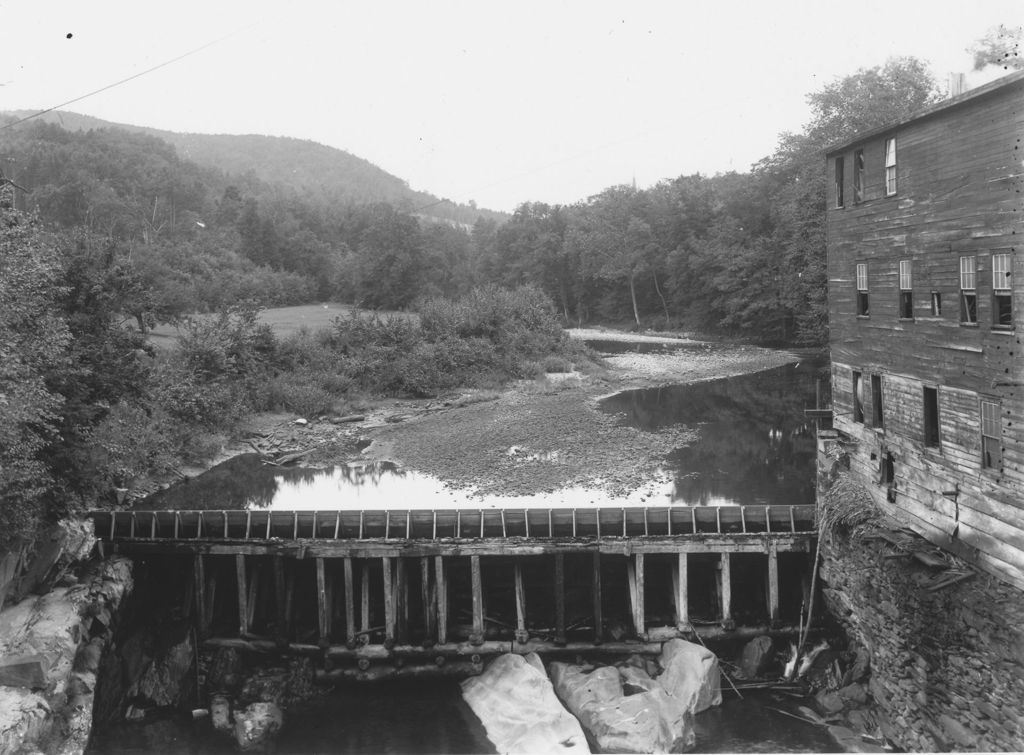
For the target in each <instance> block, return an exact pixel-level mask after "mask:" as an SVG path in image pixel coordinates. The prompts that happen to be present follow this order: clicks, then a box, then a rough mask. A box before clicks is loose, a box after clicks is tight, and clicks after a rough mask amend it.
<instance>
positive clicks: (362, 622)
mask: <svg viewBox="0 0 1024 755" xmlns="http://www.w3.org/2000/svg"><path fill="white" fill-rule="evenodd" d="M359 572H360V579H361V582H360V588H361V589H360V590H359V630H360V631H362V632H368V631H369V630H370V563H369V561H366V560H364V561H362V562H360V564H359Z"/></svg>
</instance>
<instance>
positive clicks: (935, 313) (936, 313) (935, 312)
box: [932, 291, 942, 317]
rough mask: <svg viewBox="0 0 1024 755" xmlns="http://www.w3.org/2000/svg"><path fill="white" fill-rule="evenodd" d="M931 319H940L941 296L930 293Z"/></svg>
mask: <svg viewBox="0 0 1024 755" xmlns="http://www.w3.org/2000/svg"><path fill="white" fill-rule="evenodd" d="M932 317H942V294H941V293H939V292H938V291H932Z"/></svg>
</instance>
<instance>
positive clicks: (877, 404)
mask: <svg viewBox="0 0 1024 755" xmlns="http://www.w3.org/2000/svg"><path fill="white" fill-rule="evenodd" d="M871 424H872V425H874V426H875V427H885V416H884V415H883V413H882V376H881V375H872V376H871Z"/></svg>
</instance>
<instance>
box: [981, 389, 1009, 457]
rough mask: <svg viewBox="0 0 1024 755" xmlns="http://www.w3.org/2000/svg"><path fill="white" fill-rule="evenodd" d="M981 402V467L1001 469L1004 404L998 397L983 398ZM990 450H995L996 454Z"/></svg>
mask: <svg viewBox="0 0 1024 755" xmlns="http://www.w3.org/2000/svg"><path fill="white" fill-rule="evenodd" d="M980 404H981V406H980V409H979V416H980V418H981V422H980V428H979V430H980V434H981V468H982V469H993V470H996V471H999V470H1001V469H1002V466H1003V449H1002V445H1003V424H1002V419H1001V415H1002V404H1001V402H1000V401H999V400H998V399H990V398H982V399H981V400H980ZM986 410H988V413H987V416H986ZM986 430H988V431H989V432H986ZM993 432H994V433H995V434H992V433H993ZM992 446H994V448H991V447H992ZM990 451H994V454H993V453H991V452H990Z"/></svg>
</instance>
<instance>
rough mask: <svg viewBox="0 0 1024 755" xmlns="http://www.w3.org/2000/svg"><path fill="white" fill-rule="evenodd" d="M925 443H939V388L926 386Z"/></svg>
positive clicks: (935, 445)
mask: <svg viewBox="0 0 1024 755" xmlns="http://www.w3.org/2000/svg"><path fill="white" fill-rule="evenodd" d="M924 444H925V445H926V446H932V447H937V446H938V445H939V389H938V388H929V387H928V386H925V387H924Z"/></svg>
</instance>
